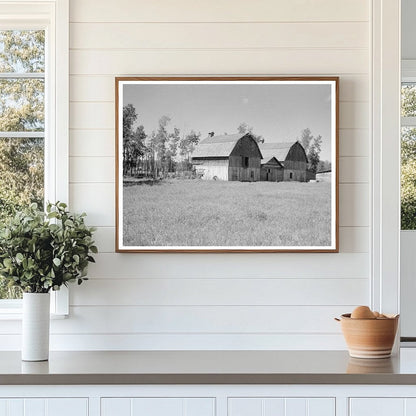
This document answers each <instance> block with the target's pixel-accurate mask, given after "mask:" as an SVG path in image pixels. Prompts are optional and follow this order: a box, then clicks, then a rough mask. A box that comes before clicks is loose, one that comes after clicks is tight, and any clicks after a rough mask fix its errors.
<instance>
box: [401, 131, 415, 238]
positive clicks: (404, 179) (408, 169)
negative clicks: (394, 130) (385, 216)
mask: <svg viewBox="0 0 416 416" xmlns="http://www.w3.org/2000/svg"><path fill="white" fill-rule="evenodd" d="M401 162H402V166H401V228H402V230H415V229H416V127H402V129H401Z"/></svg>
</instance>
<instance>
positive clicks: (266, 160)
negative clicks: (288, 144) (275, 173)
mask: <svg viewBox="0 0 416 416" xmlns="http://www.w3.org/2000/svg"><path fill="white" fill-rule="evenodd" d="M261 164H262V166H263V165H267V164H271V165H278V166H280V167H282V168H283V163H282V162H280V161H278V160H277V159H276V158H275V157H274V156H273V157H272V158H270V159H269V158H263V159H262V160H261Z"/></svg>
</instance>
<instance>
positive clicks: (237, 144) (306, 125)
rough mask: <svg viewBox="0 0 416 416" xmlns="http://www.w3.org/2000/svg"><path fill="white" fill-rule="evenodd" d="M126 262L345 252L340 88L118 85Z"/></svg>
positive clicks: (120, 225)
mask: <svg viewBox="0 0 416 416" xmlns="http://www.w3.org/2000/svg"><path fill="white" fill-rule="evenodd" d="M116 112H117V116H116V136H117V137H116V139H117V146H116V148H117V163H116V165H117V167H116V169H117V172H116V174H117V175H116V176H117V183H116V186H117V189H116V191H117V192H116V195H117V196H116V198H117V201H116V206H117V212H116V214H117V219H116V221H117V224H116V231H117V237H116V238H117V250H118V251H133V252H141V251H144V252H146V251H201V252H202V251H220V252H221V251H224V252H230V251H231V252H234V251H237V252H238V251H243V252H244V251H264V252H267V251H272V252H273V251H293V252H296V251H328V252H331V251H332V252H336V251H337V250H338V238H337V236H338V233H337V225H338V222H337V211H338V209H337V193H338V183H337V182H338V163H337V162H338V161H337V156H338V150H337V138H338V125H337V120H338V78H336V77H332V78H322V77H321V78H318V77H316V78H313V77H308V78H305V77H302V78H300V77H299V78H278V77H264V78H262V77H252V78H248V77H247V78H237V77H235V78H231V77H229V78H191V77H189V78H117V79H116Z"/></svg>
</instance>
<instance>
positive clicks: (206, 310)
mask: <svg viewBox="0 0 416 416" xmlns="http://www.w3.org/2000/svg"><path fill="white" fill-rule="evenodd" d="M355 306H357V305H353V306H351V305H346V306H344V305H341V306H189V307H188V306H123V305H120V306H82V307H80V306H74V307H71V308H70V312H71V315H72V316H71V319H65V320H62V321H52V325H51V332H52V334H71V333H75V334H86V335H92V334H108V335H109V336H110V335H112V334H125V335H128V334H130V333H135V334H141V333H144V334H160V335H164V334H179V335H180V336H182V337H186V334H188V333H189V334H191V333H192V334H195V333H197V334H203V335H204V334H207V335H210V336H211V337H213V338H214V339H215V337H216V334H234V333H238V334H242V335H244V334H246V333H251V334H269V333H286V334H289V339H290V335H291V334H293V335H296V334H297V333H299V334H302V333H303V334H309V335H313V334H314V333H324V334H326V333H332V334H337V335H340V326H339V323H338V322H336V321H334V317H338V316H340V315H341V314H343V313H348V312H351V311H352V310H353V309H354V307H355ZM15 326H16V325H15ZM15 326H10V327H8V326H5V328H4V329H3V328H2V332H3V330H4V331H6V330H7V331H11V332H7V333H16V332H17V331H18V328H17V329H16V328H15ZM184 342H185V340H184ZM243 345H244V344H242V346H243ZM137 346H138V347H139V345H137ZM294 346H295V342H294ZM301 347H302V345H301V344H300V345H298V348H301ZM264 348H266V349H267V348H269V347H268V346H264ZM270 348H271V347H270ZM243 349H244V348H243Z"/></svg>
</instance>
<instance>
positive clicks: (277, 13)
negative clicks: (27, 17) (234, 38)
mask: <svg viewBox="0 0 416 416" xmlns="http://www.w3.org/2000/svg"><path fill="white" fill-rule="evenodd" d="M368 19H369V4H368V3H363V1H362V0H313V1H305V0H291V1H290V2H288V1H281V2H279V3H278V4H276V1H274V0H262V1H260V2H256V4H255V5H254V4H253V3H252V1H251V0H243V1H238V3H235V2H233V1H230V2H224V1H221V0H215V1H211V2H209V3H207V2H205V1H203V0H197V1H194V0H179V1H175V2H174V3H172V2H169V1H168V0H163V1H159V2H148V1H146V0H139V1H134V2H131V0H119V1H118V2H117V3H114V2H113V1H112V0H104V1H103V0H88V1H85V0H71V2H70V20H71V21H72V22H88V21H92V22H149V23H153V22H241V21H248V22H254V21H263V22H270V21H280V22H285V21H287V22H296V21H298V22H301V21H313V22H316V21H337V22H338V21H367V20H368Z"/></svg>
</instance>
